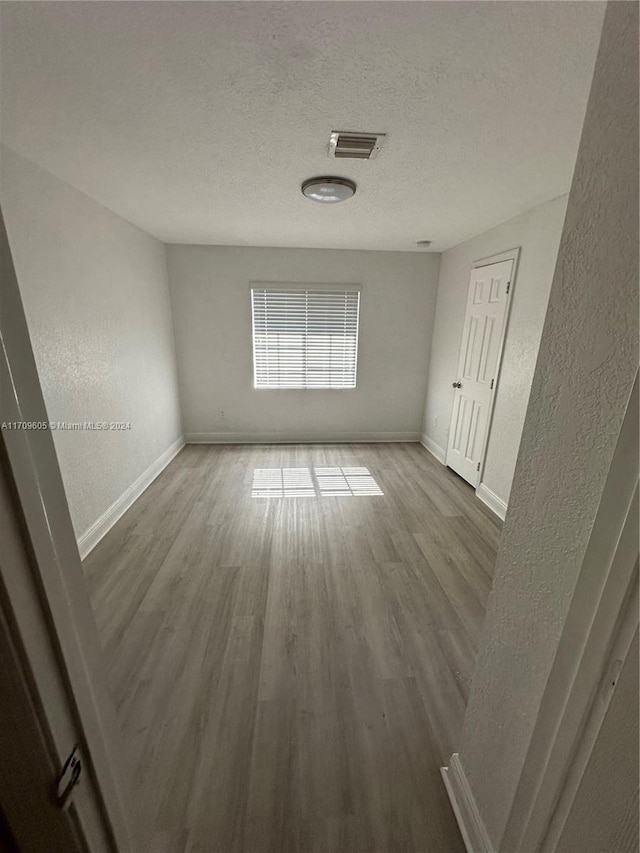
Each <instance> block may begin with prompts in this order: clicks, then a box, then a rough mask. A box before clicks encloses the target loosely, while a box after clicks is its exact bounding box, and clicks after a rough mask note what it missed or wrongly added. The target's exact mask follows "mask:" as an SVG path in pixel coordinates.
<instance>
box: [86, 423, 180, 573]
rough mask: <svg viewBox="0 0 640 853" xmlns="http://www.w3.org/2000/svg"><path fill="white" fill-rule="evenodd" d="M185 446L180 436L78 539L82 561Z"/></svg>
mask: <svg viewBox="0 0 640 853" xmlns="http://www.w3.org/2000/svg"><path fill="white" fill-rule="evenodd" d="M184 445H185V440H184V436H180V438H179V439H178V440H177V441H174V443H173V444H172V445H171V447H168V448H167V449H166V450H165V452H164V453H163V454H162V455H161V456H159V457H158V458H157V459H156V461H155V462H152V463H151V465H149V467H148V468H147V469H146V471H143V472H142V474H141V475H140V476H139V477H138V479H137V480H136V481H135V482H134V483H132V484H131V485H130V486H129V488H128V489H127V490H126V491H125V492H123V493H122V494H121V495H120V497H119V498H118V499H117V500H116V501H114V502H113V503H112V504H111V506H110V507H109V508H108V509H107V510H106V511H105V512H103V513H102V515H101V516H100V518H98V519H97V520H96V521H94V522H93V524H92V525H91V527H89V529H88V530H85V532H84V533H83V534H82V536H80V538H79V539H78V550H79V551H80V559H82V560H84V558H85V557H86V556H87V555H88V554H89V553H90V552H91V551H93V549H94V548H95V547H96V545H97V544H98V542H99V541H100V540H101V539H102V538H103V536H105V535H106V534H107V533H108V532H109V531H110V530H111V528H112V527H113V525H114V524H115V523H116V521H118V520H119V519H120V518H122V516H123V515H124V514H125V512H126V511H127V510H128V509H129V507H130V506H131V504H132V503H133V502H134V501H136V500H137V499H138V498H139V497H140V495H141V494H142V493H143V492H144V490H145V489H146V488H148V486H150V485H151V483H152V482H153V481H154V480H155V479H156V477H157V476H158V474H160V473H161V472H162V471H164V469H165V468H166V467H167V465H168V464H169V462H171V460H172V459H174V458H175V457H176V456H177V455H178V453H180V451H181V450H182V448H183V447H184Z"/></svg>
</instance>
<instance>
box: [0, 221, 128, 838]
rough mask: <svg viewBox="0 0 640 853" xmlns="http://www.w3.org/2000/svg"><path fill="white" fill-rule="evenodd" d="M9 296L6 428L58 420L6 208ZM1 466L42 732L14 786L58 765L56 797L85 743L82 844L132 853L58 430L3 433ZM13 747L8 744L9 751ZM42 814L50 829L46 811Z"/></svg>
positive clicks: (14, 629)
mask: <svg viewBox="0 0 640 853" xmlns="http://www.w3.org/2000/svg"><path fill="white" fill-rule="evenodd" d="M0 299H1V302H2V312H1V313H0V421H3V422H6V423H13V422H23V423H24V422H27V423H31V424H41V423H44V424H48V420H49V419H48V416H47V411H46V407H45V404H44V399H43V396H42V390H41V387H40V380H39V377H38V373H37V367H36V363H35V359H34V355H33V350H32V347H31V340H30V337H29V331H28V328H27V323H26V319H25V314H24V310H23V306H22V299H21V296H20V290H19V287H18V282H17V278H16V272H15V268H14V265H13V259H12V257H11V251H10V247H9V242H8V238H7V233H6V230H5V226H4V220H3V217H2V212H1V211H0ZM0 462H1V463H2V464H1V467H0V478H1V483H0V485H1V486H2V489H1V490H0V498H2V500H1V502H0V509H1V510H2V512H3V530H4V533H5V535H6V542H7V546H8V547H7V548H6V550H5V549H3V552H2V555H1V561H0V608H1V610H2V619H3V622H4V625H5V629H4V630H5V640H4V646H5V647H7V648H13V649H15V650H16V654H15V656H14V657H12V659H11V664H12V666H13V667H14V672H15V675H16V677H17V678H18V679H19V680H22V683H23V684H25V685H28V688H29V690H28V697H29V698H30V714H29V720H28V725H27V721H25V726H24V730H25V731H26V729H27V728H28V727H29V726H31V727H32V729H33V731H39V732H41V733H42V737H40V739H39V740H38V738H32V739H31V745H32V747H33V750H32V756H31V757H32V760H33V761H34V762H37V768H36V767H34V772H33V773H32V774H31V773H30V768H29V766H28V764H27V763H26V762H25V764H24V766H21V767H20V769H19V770H18V769H16V774H15V776H14V777H13V781H14V783H15V785H16V788H18V786H23V785H27V786H28V787H30V786H34V785H38V784H39V783H38V781H37V777H38V773H36V772H35V770H36V769H37V770H38V771H41V770H44V769H46V768H49V769H48V771H47V773H46V774H45V777H46V778H49V786H48V788H47V790H46V791H44V790H42V787H40V789H39V791H38V792H31V793H38V794H39V795H40V796H41V797H48V798H49V799H51V798H52V797H53V793H52V791H54V790H55V785H56V780H57V777H58V774H59V773H60V772H61V770H62V768H63V765H64V763H65V761H66V759H67V758H68V757H69V755H70V753H71V751H72V749H73V747H74V746H75V745H76V744H78V745H79V749H80V754H81V760H82V768H83V771H82V774H81V777H80V781H79V784H78V786H77V788H76V789H75V796H74V799H73V803H72V805H71V816H72V821H73V823H74V825H75V827H76V830H77V833H78V839H79V843H81V844H84V845H85V848H86V849H88V850H91V851H92V853H94V851H95V853H103V851H104V853H107V851H108V853H114V851H117V853H125V852H126V853H129V851H132V843H131V836H130V829H129V814H128V807H127V804H128V802H129V801H130V799H129V797H128V794H127V793H126V792H125V790H124V785H125V774H124V766H125V760H124V759H125V756H124V748H123V744H122V741H121V736H120V731H119V726H118V722H117V716H116V710H115V705H114V702H113V699H112V696H111V694H110V692H109V690H108V686H107V676H106V666H105V662H104V658H103V655H102V649H101V645H100V640H99V637H98V632H97V628H96V625H95V621H94V616H93V611H92V609H91V604H90V601H89V594H88V590H87V586H86V582H85V578H84V573H83V568H82V563H81V561H80V555H79V553H78V546H77V542H76V538H75V534H74V531H73V526H72V523H71V516H70V514H69V507H68V503H67V499H66V494H65V491H64V486H63V483H62V477H61V474H60V468H59V466H58V459H57V455H56V450H55V446H54V442H53V437H52V433H51V431H50V430H49V429H48V428H45V429H36V428H32V429H25V428H17V429H15V428H6V429H3V430H2V431H1V432H0ZM7 631H8V633H7ZM16 683H17V682H16ZM5 723H6V720H3V725H4V724H5ZM6 740H8V739H4V738H3V739H0V741H1V742H0V747H2V749H4V751H6V752H8V753H10V746H11V745H10V744H7V743H6ZM0 757H2V754H1V752H0ZM52 767H54V768H57V769H56V771H55V774H54V777H53V778H51V768H52ZM27 790H28V788H27ZM54 801H55V797H54ZM39 816H40V818H41V820H42V821H43V822H44V821H46V819H47V813H46V812H45V813H43V812H42V811H40V812H39ZM14 817H15V819H16V820H18V821H19V820H20V815H19V814H18V813H14ZM49 817H50V818H51V819H52V820H53V814H52V813H49ZM6 818H7V820H8V821H9V825H10V828H11V829H12V831H13V827H11V816H10V815H9V814H7V815H6ZM42 829H43V830H46V824H44V825H43V827H42Z"/></svg>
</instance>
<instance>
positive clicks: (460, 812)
mask: <svg viewBox="0 0 640 853" xmlns="http://www.w3.org/2000/svg"><path fill="white" fill-rule="evenodd" d="M440 772H441V773H442V778H443V780H444V786H445V788H446V789H447V794H448V796H449V800H450V802H451V806H452V808H453V812H454V814H455V816H456V820H457V822H458V827H459V828H460V833H461V835H462V839H463V841H464V845H465V847H466V848H467V853H495V850H494V848H493V845H492V844H491V841H490V839H489V835H488V833H487V830H486V828H485V825H484V823H483V822H482V818H481V817H480V812H479V811H478V806H477V805H476V801H475V800H474V798H473V794H472V792H471V788H470V787H469V782H468V780H467V777H466V776H465V773H464V770H463V768H462V764H461V763H460V756H459V755H458V753H457V752H454V753H453V755H452V756H451V760H450V761H449V766H448V767H442V768H441V769H440Z"/></svg>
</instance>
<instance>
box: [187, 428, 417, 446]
mask: <svg viewBox="0 0 640 853" xmlns="http://www.w3.org/2000/svg"><path fill="white" fill-rule="evenodd" d="M185 439H186V442H187V444H351V443H353V444H356V443H357V444H360V443H367V442H380V441H413V442H416V441H419V440H420V433H419V432H335V431H331V432H327V433H320V432H312V433H301V432H291V433H286V432H188V433H187V434H186V436H185Z"/></svg>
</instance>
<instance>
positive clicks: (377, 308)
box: [167, 246, 439, 440]
mask: <svg viewBox="0 0 640 853" xmlns="http://www.w3.org/2000/svg"><path fill="white" fill-rule="evenodd" d="M167 253H168V259H169V280H170V285H171V297H172V303H173V312H174V323H175V330H176V346H177V353H178V372H179V377H180V395H181V399H182V405H183V418H184V426H185V432H186V433H187V436H188V437H189V436H191V437H193V436H194V435H195V436H197V437H201V438H203V439H212V440H222V439H224V438H227V439H228V440H234V439H236V440H239V439H243V438H244V439H249V440H250V439H259V438H261V437H262V438H263V439H265V440H269V439H275V440H277V439H283V438H289V439H292V438H301V439H305V438H308V439H313V438H319V439H322V438H326V439H327V440H332V439H333V440H339V439H341V438H342V439H347V440H348V439H350V438H353V439H355V438H358V437H361V438H370V439H372V440H374V439H376V438H379V439H385V438H389V439H412V440H415V439H416V438H417V437H418V436H419V433H420V426H421V421H422V411H423V407H424V396H425V390H426V384H427V366H428V359H429V347H430V339H431V326H432V321H433V312H434V306H435V296H436V286H437V276H438V267H439V256H438V255H429V254H424V255H422V254H417V253H399V252H360V251H353V252H352V251H331V250H325V249H258V248H234V247H215V246H168V247H167ZM251 281H271V282H279V283H284V282H309V283H313V282H334V283H335V282H341V283H354V284H361V285H362V296H361V309H360V340H359V347H358V385H357V388H355V389H354V390H334V391H304V390H300V391H295V390H278V391H272V390H260V391H256V390H255V389H254V388H253V360H252V359H253V355H252V342H251V304H250V287H249V283H250V282H251ZM220 409H223V410H224V411H225V414H226V417H225V418H224V419H221V418H220V417H219V416H218V411H219V410H220Z"/></svg>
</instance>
